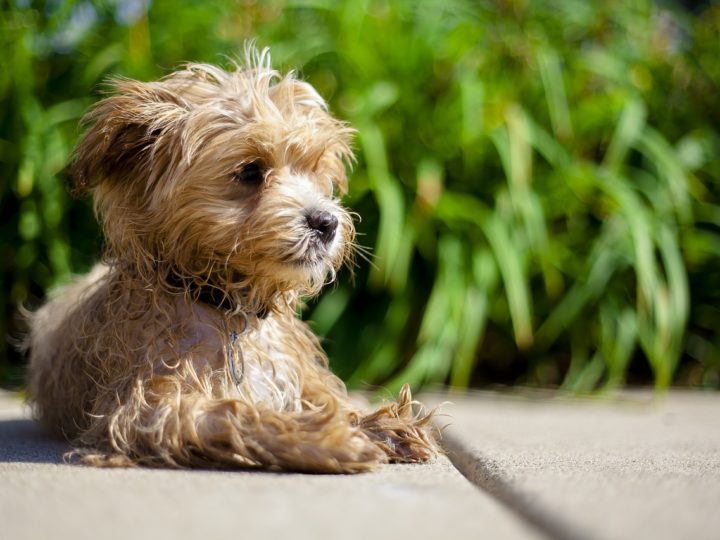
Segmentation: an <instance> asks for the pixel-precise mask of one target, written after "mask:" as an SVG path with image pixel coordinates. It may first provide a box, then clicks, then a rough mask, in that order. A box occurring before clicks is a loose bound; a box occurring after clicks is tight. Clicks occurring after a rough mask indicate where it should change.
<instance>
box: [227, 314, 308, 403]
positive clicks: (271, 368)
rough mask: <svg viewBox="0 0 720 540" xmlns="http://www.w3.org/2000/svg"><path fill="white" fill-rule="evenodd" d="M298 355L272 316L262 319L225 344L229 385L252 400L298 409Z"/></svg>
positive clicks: (299, 378)
mask: <svg viewBox="0 0 720 540" xmlns="http://www.w3.org/2000/svg"><path fill="white" fill-rule="evenodd" d="M231 341H232V340H231ZM298 354H301V351H297V350H293V349H292V348H291V347H290V344H289V342H288V336H287V335H286V334H285V332H284V331H283V328H282V326H281V325H279V324H278V323H277V322H276V321H274V320H272V319H267V320H265V321H262V322H261V323H260V324H259V325H258V327H257V328H253V329H249V330H248V331H247V332H246V333H244V334H242V335H240V336H239V337H238V339H237V340H235V343H234V344H233V343H231V344H230V345H229V346H228V349H227V358H226V362H225V364H226V365H225V369H226V370H227V372H228V374H229V384H230V385H231V386H234V389H233V390H234V391H235V392H237V393H239V394H240V396H241V397H242V398H244V399H247V400H248V401H251V402H253V403H262V404H264V405H269V406H271V407H272V408H273V409H278V410H280V409H282V410H300V408H301V402H300V396H301V389H300V384H301V373H300V365H301V363H300V362H298V358H297V355H298Z"/></svg>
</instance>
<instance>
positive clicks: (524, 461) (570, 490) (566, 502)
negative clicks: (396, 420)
mask: <svg viewBox="0 0 720 540" xmlns="http://www.w3.org/2000/svg"><path fill="white" fill-rule="evenodd" d="M423 399H424V400H425V401H431V402H432V401H434V402H439V401H442V400H444V399H449V400H452V401H453V402H454V404H452V405H447V406H446V407H445V408H444V411H445V413H447V414H448V415H449V416H447V417H442V418H440V419H439V421H440V423H447V422H450V423H451V425H450V426H449V427H447V429H446V430H445V437H444V443H445V446H446V448H447V449H448V456H449V458H450V460H452V463H453V464H454V465H455V467H457V469H459V470H460V471H461V472H462V474H460V472H458V470H456V468H455V467H453V465H452V464H451V463H450V461H449V460H448V459H447V458H441V459H439V460H438V461H437V462H435V463H433V464H429V465H413V466H410V465H392V466H386V467H383V468H382V469H380V470H379V471H377V472H374V473H369V474H363V475H357V476H329V475H306V474H274V473H257V472H237V471H232V472H222V471H174V470H159V469H92V468H84V467H77V466H70V465H65V464H63V463H62V462H61V455H62V452H63V451H64V450H65V449H66V446H65V444H64V443H62V442H59V441H56V440H54V439H52V438H49V437H48V436H47V435H45V434H44V433H43V431H42V430H41V429H40V428H39V426H37V425H36V424H35V423H34V422H32V420H29V419H28V417H27V414H26V411H24V410H23V408H22V406H21V404H20V401H19V400H18V399H16V398H15V397H13V396H11V395H9V394H2V393H0V524H1V525H0V531H2V533H0V536H2V538H8V539H15V538H18V539H24V538H28V539H30V538H33V539H34V538H47V537H51V538H57V539H60V540H65V539H68V540H69V539H72V540H82V539H84V538H88V539H89V538H93V539H95V538H110V539H113V538H128V537H133V538H139V539H143V538H153V539H162V538H173V539H175V540H184V539H186V538H187V539H190V538H198V537H201V536H202V537H204V538H231V537H232V538H237V537H243V538H273V539H275V538H289V537H293V538H297V539H300V540H302V539H316V538H317V539H320V538H323V539H324V538H333V539H335V538H339V539H343V538H350V539H355V538H358V539H359V538H393V539H395V538H398V537H411V538H413V540H414V539H417V538H420V539H424V538H428V539H430V538H433V539H435V538H442V539H445V538H488V539H494V538H500V539H503V538H508V539H530V538H542V537H546V538H558V539H560V540H565V539H569V538H590V539H594V538H597V539H616V538H618V539H623V538H628V539H635V538H653V539H660V540H662V539H685V538H693V539H694V538H699V539H702V538H708V539H710V538H719V537H720V512H719V511H718V510H717V509H718V508H720V394H698V393H683V392H676V393H671V394H670V395H669V396H668V397H667V398H666V399H663V400H656V399H654V398H653V396H652V394H650V393H626V394H624V395H623V396H622V398H621V399H619V400H614V401H608V400H599V399H593V400H565V399H554V398H553V399H547V398H546V397H542V398H535V397H518V396H517V395H516V396H513V397H507V396H503V395H499V394H491V393H479V394H472V395H463V396H455V395H451V396H447V397H446V396H440V395H436V396H425V397H424V398H423ZM463 475H464V476H465V477H466V478H467V479H466V478H464V477H463ZM468 480H469V481H468Z"/></svg>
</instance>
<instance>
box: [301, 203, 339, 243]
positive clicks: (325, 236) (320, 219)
mask: <svg viewBox="0 0 720 540" xmlns="http://www.w3.org/2000/svg"><path fill="white" fill-rule="evenodd" d="M307 224H308V227H310V228H311V229H312V230H314V231H317V232H318V235H319V236H320V239H321V240H322V241H323V242H324V243H325V244H327V243H329V242H330V241H331V240H332V239H333V237H334V236H335V231H336V230H337V226H338V218H337V217H336V216H335V215H334V214H331V213H330V212H323V211H321V210H315V211H314V212H312V213H310V214H308V216H307Z"/></svg>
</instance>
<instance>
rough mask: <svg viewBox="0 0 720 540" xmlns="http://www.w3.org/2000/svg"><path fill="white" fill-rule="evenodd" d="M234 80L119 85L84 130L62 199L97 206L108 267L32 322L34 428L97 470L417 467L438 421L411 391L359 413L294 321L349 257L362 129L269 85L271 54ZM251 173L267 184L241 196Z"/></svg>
mask: <svg viewBox="0 0 720 540" xmlns="http://www.w3.org/2000/svg"><path fill="white" fill-rule="evenodd" d="M234 68H235V69H234V71H232V72H226V71H224V70H222V69H219V68H217V67H214V66H209V65H200V64H190V65H188V66H186V67H185V68H184V69H182V70H180V71H177V72H175V73H172V74H171V75H169V76H167V77H166V78H164V79H161V80H160V81H157V82H148V83H145V82H137V81H133V80H128V79H115V80H113V81H112V82H111V87H112V91H113V94H112V95H110V96H108V97H106V98H105V99H103V100H101V101H100V102H99V103H98V104H97V105H96V106H95V107H94V108H93V109H92V110H91V111H90V112H89V113H88V114H87V115H86V117H85V119H84V123H85V125H87V126H88V129H87V131H86V132H85V134H84V136H83V138H82V140H81V141H80V143H79V145H78V147H77V150H76V154H75V158H74V162H73V164H72V177H73V179H74V183H73V185H72V190H73V191H74V192H75V193H77V194H81V193H86V192H91V193H92V195H93V198H94V204H95V209H96V213H97V216H98V219H99V221H100V223H101V225H102V230H103V233H104V236H105V239H106V250H105V254H104V259H103V262H102V263H99V264H98V265H97V266H96V267H95V268H94V269H93V270H92V271H91V272H90V273H89V274H88V275H86V276H84V277H81V278H79V279H77V280H75V281H74V282H73V283H71V284H70V285H68V286H67V287H65V288H64V289H61V290H59V291H56V294H55V295H54V297H53V299H51V300H50V301H49V302H48V303H47V304H46V305H45V306H43V307H42V308H41V309H39V310H38V311H37V312H36V313H34V314H32V315H31V316H30V324H31V332H30V335H29V336H28V338H27V340H26V343H25V345H26V347H27V348H28V349H29V351H30V363H29V385H28V386H29V394H30V396H31V401H32V403H33V407H34V411H35V413H36V416H37V417H38V418H39V419H40V420H41V421H42V422H43V423H45V424H46V425H48V426H50V427H51V428H52V429H54V430H56V431H57V432H59V433H61V434H62V435H64V436H65V437H67V438H69V439H70V440H71V441H73V443H74V444H75V446H76V450H75V451H74V452H73V453H72V457H75V458H77V460H79V461H80V462H82V463H86V464H91V465H99V466H131V465H154V466H172V467H193V466H203V467H209V466H236V467H260V468H271V469H283V470H306V471H319V472H357V471H363V470H367V469H369V468H372V467H373V466H374V465H376V464H378V463H383V462H386V461H388V460H390V461H423V460H427V459H429V458H431V457H432V456H433V455H435V453H436V451H437V445H436V442H435V434H434V432H433V430H432V428H431V426H430V424H429V420H430V416H431V413H428V414H424V413H421V414H417V415H416V414H414V413H413V411H412V405H413V402H412V398H411V396H410V391H409V390H408V388H407V387H405V388H403V390H402V391H401V394H400V397H399V399H398V401H397V402H396V403H390V404H386V405H385V406H383V407H382V408H380V409H379V410H378V411H376V412H374V413H370V414H368V413H365V412H362V411H359V410H357V409H356V408H355V407H354V406H352V405H351V403H350V401H349V399H348V397H347V393H346V390H345V387H344V385H343V383H342V382H341V381H340V380H339V379H338V378H337V377H335V376H334V375H333V374H332V373H331V372H330V370H329V369H328V365H327V359H326V356H325V354H324V353H323V351H322V349H321V347H320V344H319V342H318V339H317V338H316V337H315V336H314V335H313V334H312V333H311V332H310V330H309V329H308V327H307V326H306V325H305V324H304V323H303V322H302V321H300V320H299V319H298V318H297V317H296V315H295V313H296V309H297V307H298V304H299V301H300V298H301V296H305V295H314V294H317V293H318V292H319V290H320V289H321V287H322V286H323V285H325V284H326V283H327V282H329V281H332V280H333V279H334V278H335V272H336V270H337V269H338V268H339V267H340V266H341V265H342V264H343V263H345V262H347V261H348V259H349V258H350V257H351V254H352V246H353V238H354V227H353V221H352V218H351V215H350V214H349V213H348V212H347V211H346V210H345V209H344V208H343V207H342V206H341V205H340V203H339V200H338V196H339V195H341V194H343V193H344V192H345V191H346V188H347V180H346V176H345V167H346V164H347V162H348V161H349V160H351V159H352V153H351V149H350V141H351V137H352V133H353V130H352V129H351V128H349V127H348V126H347V125H346V124H344V123H342V122H340V121H338V120H336V119H334V118H333V117H332V116H330V114H329V113H328V111H327V107H326V105H325V102H324V101H323V100H322V98H321V97H320V96H319V95H318V93H317V92H316V91H315V90H314V89H313V88H312V87H311V86H310V85H309V84H307V83H305V82H302V81H300V80H298V79H296V78H295V77H294V76H293V74H292V73H291V74H288V75H285V76H280V75H279V74H278V73H277V72H275V71H273V70H272V68H271V67H270V59H269V55H268V53H267V51H262V52H260V53H258V52H255V51H253V50H249V52H248V59H247V61H246V64H245V67H242V66H237V65H236V66H234ZM249 163H254V164H260V165H259V166H261V167H262V175H263V177H262V182H261V183H260V184H259V185H245V184H243V183H242V182H239V181H238V180H237V173H238V171H241V170H243V167H246V166H247V165H248V164H249ZM313 211H322V212H324V213H327V214H330V215H332V216H335V218H336V219H337V223H338V225H337V231H336V233H335V234H334V236H333V237H332V239H331V240H328V241H320V240H318V235H317V234H316V231H314V230H313V229H312V227H309V226H308V223H309V222H308V219H309V218H308V215H309V213H310V212H313ZM208 291H210V292H211V293H212V295H211V296H212V297H213V298H218V299H219V300H218V302H217V303H216V304H213V303H212V302H211V303H208V302H207V301H206V298H205V297H203V294H206V295H207V293H208ZM228 359H234V360H236V361H237V363H238V366H239V368H241V373H240V374H239V382H238V381H237V380H236V378H238V374H237V373H236V374H235V377H233V374H231V373H230V372H229V368H228V365H229V362H228Z"/></svg>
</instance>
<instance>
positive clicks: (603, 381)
mask: <svg viewBox="0 0 720 540" xmlns="http://www.w3.org/2000/svg"><path fill="white" fill-rule="evenodd" d="M696 4H699V5H698V7H695V8H694V9H693V10H688V9H684V8H682V7H681V6H679V5H676V4H672V3H668V2H651V1H649V0H630V1H627V0H605V1H599V0H593V1H590V0H564V1H550V0H535V1H531V0H495V1H490V0H485V1H481V0H477V1H471V0H464V1H463V0H426V1H410V0H397V1H380V0H350V1H347V2H332V1H329V0H314V1H313V0H308V1H295V2H292V1H286V2H283V1H270V2H260V1H258V2H252V1H248V2H231V1H223V2H190V1H188V0H185V1H176V2H163V1H156V2H153V3H152V4H150V2H149V0H130V1H119V0H116V1H109V0H108V1H102V2H92V3H91V2H87V1H81V2H72V1H68V2H60V1H47V2H31V1H30V0H15V1H14V2H10V3H8V2H7V1H3V4H2V15H1V17H2V19H1V20H0V43H1V46H0V51H2V54H3V59H2V69H1V70H0V101H1V102H2V107H1V108H0V170H1V171H2V175H0V178H1V182H2V183H1V184H0V197H1V199H0V207H1V213H0V234H2V248H1V249H2V252H1V253H0V268H1V272H0V279H1V280H2V286H1V287H0V304H1V305H2V306H3V314H2V316H0V331H2V332H3V333H4V334H10V335H12V334H15V333H16V332H18V331H19V326H18V323H17V322H16V321H15V319H13V317H14V315H13V313H14V312H15V311H16V307H17V305H18V303H20V302H26V303H28V304H29V305H31V306H32V305H38V303H39V301H40V299H41V297H42V295H43V291H44V290H46V289H47V288H49V287H52V286H53V285H54V284H56V283H58V282H59V281H61V280H63V279H66V278H67V276H68V274H69V273H70V272H81V271H84V270H86V269H87V268H89V266H90V265H91V263H92V261H93V260H94V259H95V258H96V257H97V255H98V253H99V250H100V246H101V241H100V239H99V237H98V232H97V227H96V225H95V224H94V220H93V218H92V212H91V210H90V206H89V203H88V201H72V200H70V199H69V198H68V196H67V195H66V194H65V192H64V190H63V187H62V186H63V180H64V175H65V173H64V166H65V164H66V162H67V160H68V157H69V155H70V153H71V151H72V147H73V145H74V143H75V141H76V139H77V136H78V130H77V121H78V119H79V117H80V115H81V114H82V111H83V110H84V109H85V108H86V107H87V106H88V105H89V104H90V103H91V102H92V101H93V100H94V99H97V95H98V94H97V90H98V87H99V84H100V82H101V81H102V80H103V78H104V77H105V76H107V75H108V74H110V73H113V74H123V75H127V76H130V77H134V78H139V79H143V80H146V79H151V78H156V77H158V76H161V75H162V74H164V73H167V72H168V70H170V69H172V68H173V67H175V66H177V65H178V64H179V63H181V62H183V61H187V60H193V61H206V62H213V63H220V64H227V58H228V57H234V56H237V54H238V53H239V52H240V51H241V50H242V44H243V42H244V41H245V40H246V39H250V38H255V37H257V38H258V44H259V45H260V46H264V45H271V46H272V52H273V57H274V61H275V64H276V66H278V67H280V68H282V69H288V68H293V67H296V68H298V69H299V71H300V72H301V74H302V75H303V77H305V78H306V79H307V80H309V81H310V82H311V83H312V84H314V85H315V86H316V87H317V88H318V90H319V91H320V93H321V94H322V95H324V96H325V97H326V98H328V99H329V101H330V104H331V108H332V110H333V111H334V112H335V113H336V114H337V115H339V116H340V117H343V118H346V119H348V120H349V121H350V122H351V123H352V124H353V125H354V126H355V127H356V128H357V129H358V130H359V135H358V140H357V145H356V146H357V154H358V164H357V166H356V167H355V172H354V174H353V181H352V184H351V194H350V198H349V201H348V205H349V206H350V207H352V208H353V209H354V210H356V211H358V212H359V213H360V214H361V215H362V216H363V218H364V219H363V221H362V222H361V223H359V232H360V233H361V236H360V241H361V242H362V243H363V244H364V245H366V246H368V247H371V248H372V250H373V253H374V257H373V264H372V266H370V265H367V264H362V265H360V266H359V268H358V269H357V271H356V278H355V283H354V284H351V283H350V281H349V280H348V279H342V280H341V281H340V283H339V284H338V285H337V286H336V287H335V288H334V290H332V291H331V292H328V293H326V294H325V295H324V296H322V297H321V298H320V299H319V300H318V301H313V302H312V304H311V306H310V307H309V310H308V313H307V316H308V317H309V318H310V319H312V320H313V321H314V326H315V329H316V330H317V331H318V332H319V333H321V334H322V335H324V336H326V346H327V348H328V351H329V353H330V356H331V358H332V362H333V366H334V367H335V369H336V370H337V371H338V372H339V373H340V374H341V375H342V376H343V377H345V378H346V379H348V380H349V381H350V383H352V384H354V385H356V386H362V385H363V384H377V383H385V384H387V385H388V386H389V387H391V388H393V389H394V388H396V387H397V386H398V385H399V384H400V383H401V382H403V381H406V380H408V381H411V382H413V383H415V384H417V383H422V382H449V383H450V384H452V385H456V386H467V385H471V384H472V385H485V384H490V383H508V384H511V383H521V384H530V385H560V384H561V385H562V386H563V387H564V388H565V389H567V390H569V391H589V390H593V389H596V388H614V387H617V386H619V385H622V384H624V383H626V382H628V381H629V382H650V381H654V382H655V384H656V385H657V386H658V387H660V388H662V387H666V386H667V385H669V384H671V383H672V382H680V383H687V384H692V385H698V386H705V387H718V386H719V385H720V264H719V263H720V200H719V199H720V160H719V159H718V155H719V153H718V150H719V149H720V101H718V95H719V90H720V5H719V4H718V3H715V2H699V3H696ZM3 347H5V348H4V349H2V351H0V354H1V358H2V360H0V381H4V383H5V384H13V383H18V381H20V373H21V371H22V368H21V366H22V360H21V359H20V358H18V356H17V354H16V353H14V352H13V351H12V350H11V349H10V348H9V347H8V346H7V345H3Z"/></svg>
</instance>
